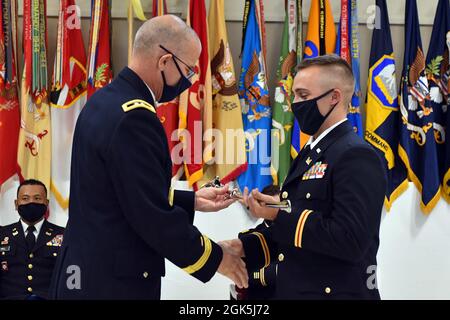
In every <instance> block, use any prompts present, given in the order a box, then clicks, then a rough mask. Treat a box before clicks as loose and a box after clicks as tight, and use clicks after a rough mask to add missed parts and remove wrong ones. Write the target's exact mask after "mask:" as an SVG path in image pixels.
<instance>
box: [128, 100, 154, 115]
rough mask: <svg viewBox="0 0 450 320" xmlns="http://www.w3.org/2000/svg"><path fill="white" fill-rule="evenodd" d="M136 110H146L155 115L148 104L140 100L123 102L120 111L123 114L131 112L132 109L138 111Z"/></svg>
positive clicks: (152, 108)
mask: <svg viewBox="0 0 450 320" xmlns="http://www.w3.org/2000/svg"><path fill="white" fill-rule="evenodd" d="M138 108H143V109H147V110H149V111H151V112H153V113H156V111H155V108H154V107H153V106H152V105H151V104H150V103H148V102H147V101H144V100H140V99H135V100H130V101H128V102H125V103H124V104H123V105H122V109H123V111H125V112H128V111H131V110H134V109H138Z"/></svg>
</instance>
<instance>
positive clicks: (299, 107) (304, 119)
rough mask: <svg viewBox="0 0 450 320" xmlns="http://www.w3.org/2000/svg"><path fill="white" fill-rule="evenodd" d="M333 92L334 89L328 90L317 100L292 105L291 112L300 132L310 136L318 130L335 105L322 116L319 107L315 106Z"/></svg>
mask: <svg viewBox="0 0 450 320" xmlns="http://www.w3.org/2000/svg"><path fill="white" fill-rule="evenodd" d="M333 90H334V89H331V90H328V91H327V92H325V93H324V94H322V95H320V96H318V97H317V98H313V99H310V100H305V101H299V102H295V103H293V104H292V112H293V113H294V115H295V118H296V119H297V121H298V124H299V126H300V130H301V131H302V132H304V133H306V134H307V135H310V136H312V135H313V134H315V133H316V132H317V131H318V130H319V128H320V126H321V125H322V124H323V123H324V122H325V120H326V119H327V118H328V116H329V115H330V114H331V112H333V110H334V108H335V107H336V105H337V104H335V105H334V106H333V107H332V108H331V109H330V111H328V113H327V114H326V115H324V116H323V115H322V114H321V113H320V111H319V107H318V106H317V101H319V100H320V99H322V98H323V97H325V96H326V95H328V94H330V93H331V92H333Z"/></svg>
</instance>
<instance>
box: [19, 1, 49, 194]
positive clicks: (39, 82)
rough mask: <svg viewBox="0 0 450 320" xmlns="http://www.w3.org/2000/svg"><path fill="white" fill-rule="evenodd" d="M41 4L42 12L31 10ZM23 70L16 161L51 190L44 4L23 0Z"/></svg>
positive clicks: (29, 176)
mask: <svg viewBox="0 0 450 320" xmlns="http://www.w3.org/2000/svg"><path fill="white" fill-rule="evenodd" d="M31 2H33V7H34V8H36V7H38V6H39V7H38V10H37V11H38V13H39V15H35V14H34V13H32V12H31V7H32V6H31ZM23 16H24V20H23V21H24V27H23V30H25V31H24V43H23V47H24V71H23V77H22V87H21V106H20V108H21V119H20V134H19V147H18V155H17V161H18V163H19V167H20V175H21V178H23V179H38V180H40V181H42V182H43V183H44V184H45V185H46V187H47V189H48V190H50V170H51V150H52V141H51V129H50V124H51V122H50V108H49V105H48V93H47V60H46V54H47V47H46V41H45V40H46V35H45V34H42V33H45V32H46V29H45V25H46V21H45V19H46V17H45V8H44V3H43V2H41V1H38V0H25V1H24V14H23Z"/></svg>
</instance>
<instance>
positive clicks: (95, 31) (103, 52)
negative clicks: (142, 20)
mask: <svg viewBox="0 0 450 320" xmlns="http://www.w3.org/2000/svg"><path fill="white" fill-rule="evenodd" d="M91 8H92V11H91V31H90V36H89V48H88V50H89V53H88V67H87V72H88V99H89V98H90V97H91V95H92V94H93V93H94V92H95V91H97V90H98V89H100V88H103V87H104V86H105V85H107V84H108V83H110V82H111V80H112V78H113V74H112V66H111V29H110V21H109V17H110V12H109V8H110V4H109V1H108V0H92V5H91Z"/></svg>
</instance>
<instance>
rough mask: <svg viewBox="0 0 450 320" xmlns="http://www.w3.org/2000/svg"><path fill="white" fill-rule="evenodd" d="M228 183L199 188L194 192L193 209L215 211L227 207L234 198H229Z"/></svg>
mask: <svg viewBox="0 0 450 320" xmlns="http://www.w3.org/2000/svg"><path fill="white" fill-rule="evenodd" d="M228 190H229V188H228V184H227V185H225V186H223V187H220V188H214V187H208V188H201V189H199V190H198V191H197V192H196V193H195V210H197V211H203V212H215V211H220V210H222V209H225V208H228V207H229V206H230V205H231V204H232V203H233V202H235V201H236V199H233V198H231V199H230V198H229V196H228Z"/></svg>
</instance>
